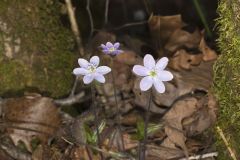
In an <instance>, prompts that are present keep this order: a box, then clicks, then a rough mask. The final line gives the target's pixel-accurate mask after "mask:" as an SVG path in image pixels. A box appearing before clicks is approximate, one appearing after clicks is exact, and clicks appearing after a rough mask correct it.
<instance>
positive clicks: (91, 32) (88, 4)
mask: <svg viewBox="0 0 240 160" xmlns="http://www.w3.org/2000/svg"><path fill="white" fill-rule="evenodd" d="M86 10H87V13H88V16H89V21H90V35H89V39H90V38H91V37H92V35H93V30H94V25H93V18H92V12H91V10H90V0H87V6H86Z"/></svg>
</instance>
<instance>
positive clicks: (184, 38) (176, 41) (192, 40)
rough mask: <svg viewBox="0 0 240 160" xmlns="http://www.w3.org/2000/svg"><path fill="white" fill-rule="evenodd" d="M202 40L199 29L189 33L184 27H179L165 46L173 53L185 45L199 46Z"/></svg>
mask: <svg viewBox="0 0 240 160" xmlns="http://www.w3.org/2000/svg"><path fill="white" fill-rule="evenodd" d="M200 40H201V33H200V31H199V30H197V29H196V30H195V31H194V32H193V33H189V32H187V31H185V30H183V29H177V30H175V31H174V33H173V34H172V35H171V37H170V38H169V40H168V42H167V44H166V45H165V47H164V48H165V50H167V51H169V52H171V53H174V52H176V51H177V50H178V49H180V48H183V47H187V48H198V46H199V43H200Z"/></svg>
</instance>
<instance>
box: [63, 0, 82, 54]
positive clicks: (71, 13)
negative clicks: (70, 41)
mask: <svg viewBox="0 0 240 160" xmlns="http://www.w3.org/2000/svg"><path fill="white" fill-rule="evenodd" d="M65 3H66V6H67V11H68V16H69V20H70V23H71V28H72V32H73V34H74V36H75V39H76V42H77V45H78V51H79V53H80V55H81V56H84V50H83V45H82V39H81V34H80V31H79V29H78V24H77V20H76V17H75V13H74V9H73V6H72V2H71V0H65Z"/></svg>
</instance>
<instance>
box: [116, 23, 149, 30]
mask: <svg viewBox="0 0 240 160" xmlns="http://www.w3.org/2000/svg"><path fill="white" fill-rule="evenodd" d="M147 23H148V21H142V22H133V23H126V24H124V25H122V26H119V27H117V28H114V30H120V29H123V28H126V27H132V26H138V25H143V24H147Z"/></svg>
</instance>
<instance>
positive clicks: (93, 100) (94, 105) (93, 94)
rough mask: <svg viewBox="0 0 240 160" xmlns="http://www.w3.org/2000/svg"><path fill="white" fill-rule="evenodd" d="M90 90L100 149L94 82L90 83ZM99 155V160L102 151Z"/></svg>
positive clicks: (98, 141)
mask: <svg viewBox="0 0 240 160" xmlns="http://www.w3.org/2000/svg"><path fill="white" fill-rule="evenodd" d="M91 92H92V103H93V106H92V111H93V113H94V117H95V119H94V121H95V124H96V126H97V128H96V130H97V145H98V147H99V148H100V149H101V144H100V142H101V141H100V133H99V128H98V122H99V118H98V114H97V105H96V93H95V84H94V83H93V84H92V85H91ZM100 156H101V160H103V155H102V153H100Z"/></svg>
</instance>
